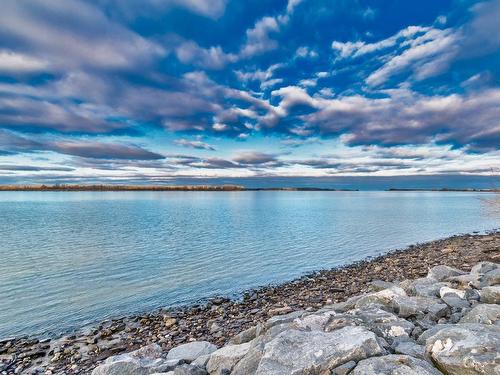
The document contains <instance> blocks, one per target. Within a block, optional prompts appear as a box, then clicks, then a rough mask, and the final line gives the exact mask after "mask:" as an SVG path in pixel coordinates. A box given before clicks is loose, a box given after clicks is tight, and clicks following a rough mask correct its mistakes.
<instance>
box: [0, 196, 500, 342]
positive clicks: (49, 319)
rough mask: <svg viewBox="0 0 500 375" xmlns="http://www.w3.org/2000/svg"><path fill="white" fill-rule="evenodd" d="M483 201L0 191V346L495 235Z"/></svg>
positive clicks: (474, 198) (495, 223)
mask: <svg viewBox="0 0 500 375" xmlns="http://www.w3.org/2000/svg"><path fill="white" fill-rule="evenodd" d="M395 194H397V195H395ZM235 195H236V196H235ZM484 197H485V195H484V194H481V195H477V194H474V193H421V192H419V193H414V192H411V193H410V192H404V193H401V192H398V193H394V192H349V193H347V192H342V193H339V192H236V193H207V192H198V193H194V192H180V193H177V192H176V193H172V192H166V193H165V192H162V193H152V194H149V193H144V192H140V193H134V192H119V193H92V192H90V193H89V192H79V193H74V192H71V193H66V192H58V193H47V192H41V193H34V192H29V193H26V192H23V193H12V192H9V193H0V219H2V218H3V220H2V221H3V223H2V225H0V252H1V256H2V259H3V260H4V262H5V263H4V264H6V265H7V268H6V271H7V272H2V274H1V275H0V303H1V304H2V305H3V306H4V308H2V309H0V338H2V337H7V336H9V337H10V336H18V335H23V334H39V335H50V334H55V335H58V334H60V333H64V332H68V331H72V330H75V329H78V328H80V327H83V326H88V325H92V324H95V323H96V322H99V321H102V320H104V319H108V318H112V317H119V316H126V315H131V314H137V313H141V312H145V311H151V310H155V309H157V308H160V307H173V306H180V305H184V304H190V303H196V302H198V301H200V300H204V299H206V298H207V297H209V296H212V295H225V296H232V297H235V296H237V295H239V294H240V293H241V292H243V291H245V290H248V289H253V288H256V287H259V286H262V285H268V284H278V283H281V282H285V281H290V280H292V279H295V278H297V277H300V276H302V275H304V274H307V273H310V272H312V271H315V270H319V269H327V268H332V267H337V266H341V265H345V264H349V263H352V262H354V261H359V260H362V259H365V258H367V257H373V256H376V255H380V254H383V253H385V252H388V251H391V250H395V249H399V248H403V247H406V246H408V245H411V244H414V243H417V242H425V241H429V240H434V239H437V238H444V237H448V236H449V235H453V234H459V233H467V232H472V231H479V232H484V231H485V230H490V229H495V228H498V226H499V224H500V221H499V217H498V213H497V212H493V213H492V212H489V209H488V205H487V204H486V206H485V205H484V199H486V200H488V199H490V198H489V197H490V196H489V195H486V198H484ZM492 197H493V199H496V197H498V196H496V197H495V196H492ZM332 212H333V213H332ZM339 213H340V214H339ZM278 219H279V220H278ZM165 224H168V225H166V226H165ZM412 226H413V228H412ZM391 229H392V230H391ZM117 244H119V246H117ZM228 246H230V247H231V248H228ZM240 247H241V248H240ZM333 247H335V249H336V250H337V251H334V250H335V249H334V248H333ZM360 248H362V249H363V251H360ZM137 249H139V251H136V250H137ZM89 251H90V252H91V254H88V252H89ZM256 258H257V259H256ZM305 258H306V259H305ZM33 265H34V267H33ZM110 267H111V269H110ZM2 268H4V267H2ZM260 271H262V272H260ZM75 276H76V277H75ZM162 277H163V278H164V279H162ZM165 278H168V280H165ZM100 286H102V288H99V287H100Z"/></svg>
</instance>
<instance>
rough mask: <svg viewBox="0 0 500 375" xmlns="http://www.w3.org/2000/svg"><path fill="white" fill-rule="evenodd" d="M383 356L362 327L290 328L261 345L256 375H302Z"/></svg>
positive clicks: (373, 340) (374, 341)
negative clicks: (316, 329) (326, 330)
mask: <svg viewBox="0 0 500 375" xmlns="http://www.w3.org/2000/svg"><path fill="white" fill-rule="evenodd" d="M382 353H384V349H383V348H382V347H381V346H380V345H379V343H378V342H377V339H376V336H375V334H373V333H372V332H370V331H368V330H367V329H365V328H362V327H344V328H341V329H338V330H336V331H333V332H330V333H324V332H316V331H312V332H306V331H298V330H294V329H290V330H287V331H284V332H282V333H281V334H280V335H278V336H277V337H276V338H275V339H274V340H272V341H270V342H269V343H267V344H266V345H265V348H264V354H263V355H262V358H261V360H260V363H259V366H258V368H257V371H256V373H255V374H256V375H289V374H306V373H308V371H309V372H310V373H313V371H315V372H317V373H319V372H320V371H323V370H326V369H330V368H335V367H338V366H340V365H342V364H344V363H347V362H349V361H359V360H360V359H363V358H367V357H370V356H373V355H380V354H382Z"/></svg>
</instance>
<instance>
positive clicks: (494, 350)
mask: <svg viewBox="0 0 500 375" xmlns="http://www.w3.org/2000/svg"><path fill="white" fill-rule="evenodd" d="M426 350H427V353H428V354H429V355H430V357H431V358H432V360H433V362H434V363H435V364H436V366H437V367H438V368H439V369H440V370H441V371H443V372H444V373H446V374H454V375H472V374H485V375H486V374H488V375H494V374H500V327H496V326H493V325H485V324H457V325H454V326H451V327H448V328H445V329H442V330H440V331H439V332H438V333H436V334H435V335H433V336H431V337H430V338H428V339H427V340H426Z"/></svg>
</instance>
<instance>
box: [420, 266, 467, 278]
mask: <svg viewBox="0 0 500 375" xmlns="http://www.w3.org/2000/svg"><path fill="white" fill-rule="evenodd" d="M465 274H466V272H464V271H461V270H459V269H457V268H453V267H449V266H444V265H441V266H435V267H432V268H431V269H430V270H429V273H428V274H427V277H428V278H429V279H433V280H437V281H446V280H447V279H449V278H450V277H453V276H460V275H465Z"/></svg>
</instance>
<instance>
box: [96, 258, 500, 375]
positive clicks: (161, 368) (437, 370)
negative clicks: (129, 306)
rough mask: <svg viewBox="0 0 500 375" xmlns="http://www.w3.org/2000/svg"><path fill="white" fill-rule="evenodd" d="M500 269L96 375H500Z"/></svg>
mask: <svg viewBox="0 0 500 375" xmlns="http://www.w3.org/2000/svg"><path fill="white" fill-rule="evenodd" d="M499 275H500V265H499V264H496V263H493V262H481V263H479V264H477V265H475V266H474V267H472V269H471V271H470V272H469V273H465V272H463V271H461V270H459V269H456V268H452V267H449V266H436V267H433V268H431V269H430V270H429V273H428V274H427V276H426V277H422V278H418V279H415V280H405V281H402V282H399V283H388V282H384V283H382V282H380V281H374V282H373V291H371V292H369V293H365V294H361V295H358V296H354V297H351V298H349V299H348V300H347V301H345V302H341V303H335V304H330V305H326V306H324V307H322V308H321V309H319V310H317V311H304V310H302V311H294V312H291V313H287V314H283V315H276V316H274V317H272V318H270V319H268V320H267V321H266V322H264V323H262V324H260V323H259V324H257V325H256V326H253V327H251V328H249V329H247V330H245V331H243V332H241V333H239V334H237V335H236V336H234V337H233V338H232V339H231V340H230V341H229V343H228V344H226V345H224V346H222V347H220V348H217V347H216V346H215V345H213V344H211V343H209V342H206V341H193V342H190V343H186V344H182V345H180V346H177V347H174V348H172V349H171V350H169V351H168V352H164V351H162V349H161V347H160V346H159V345H157V344H151V345H149V346H146V347H143V348H141V349H139V350H137V351H133V352H131V353H128V354H122V355H118V356H112V357H110V358H108V359H106V361H105V363H104V364H102V365H100V366H98V367H96V368H95V369H94V371H93V372H92V375H114V374H120V375H146V374H157V375H159V374H163V375H207V374H209V375H334V374H336V375H340V374H344V375H346V374H352V375H368V374H375V375H385V374H388V375H389V374H404V375H439V374H455V375H471V374H485V375H494V374H498V375H500V278H499Z"/></svg>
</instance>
